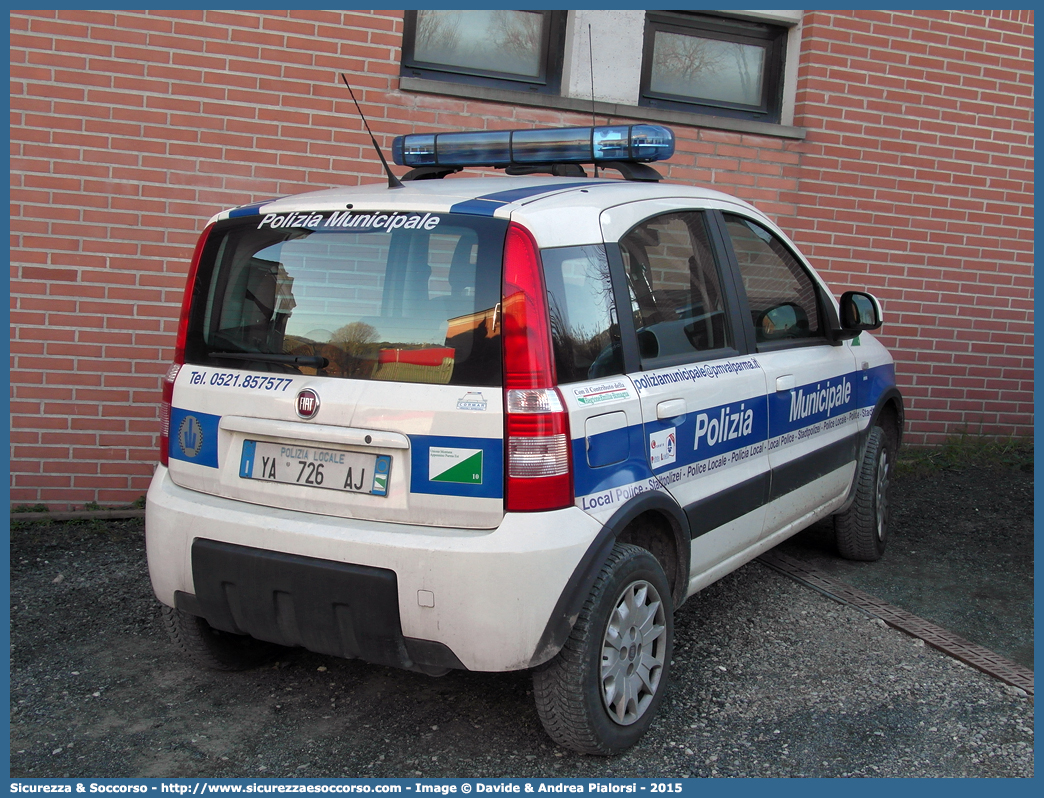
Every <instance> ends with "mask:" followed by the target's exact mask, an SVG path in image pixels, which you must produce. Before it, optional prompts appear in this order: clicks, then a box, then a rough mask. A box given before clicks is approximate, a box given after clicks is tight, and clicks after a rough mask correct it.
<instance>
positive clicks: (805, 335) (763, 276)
mask: <svg viewBox="0 0 1044 798" xmlns="http://www.w3.org/2000/svg"><path fill="white" fill-rule="evenodd" d="M725 225H726V227H727V228H728V231H729V236H730V237H731V239H732V248H733V250H734V251H735V253H736V261H737V262H738V264H739V270H740V275H741V276H742V278H743V287H744V288H745V289H746V292H747V302H748V303H749V304H750V313H751V317H752V320H753V322H754V335H755V339H756V340H757V342H758V343H768V342H773V341H787V340H792V339H799V340H800V339H805V340H807V339H816V338H821V337H822V336H823V331H822V326H821V324H820V319H819V304H818V301H817V298H816V288H815V284H814V283H813V282H812V278H811V277H809V275H808V273H807V272H806V271H805V269H804V268H803V267H802V266H801V264H800V263H799V262H798V260H797V258H795V257H794V255H793V254H792V253H791V252H790V250H789V249H787V248H786V246H784V244H783V242H782V241H780V240H779V239H778V238H776V236H774V235H773V234H772V233H770V232H769V231H768V230H766V229H765V228H764V227H762V226H761V225H759V224H756V223H755V222H752V221H751V220H749V219H745V218H743V217H741V216H733V215H731V214H725Z"/></svg>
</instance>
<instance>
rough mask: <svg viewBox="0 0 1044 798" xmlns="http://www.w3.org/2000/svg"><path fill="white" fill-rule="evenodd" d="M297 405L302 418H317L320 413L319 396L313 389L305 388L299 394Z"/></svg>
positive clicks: (298, 413)
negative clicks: (316, 415)
mask: <svg viewBox="0 0 1044 798" xmlns="http://www.w3.org/2000/svg"><path fill="white" fill-rule="evenodd" d="M295 405H296V407H297V415H299V416H300V417H301V418H315V414H316V413H318V412H319V394H317V393H316V392H315V391H313V390H312V389H311V388H305V389H304V390H303V391H301V392H300V393H299V394H297V400H296V402H295Z"/></svg>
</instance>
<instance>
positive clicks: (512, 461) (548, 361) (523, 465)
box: [501, 223, 573, 512]
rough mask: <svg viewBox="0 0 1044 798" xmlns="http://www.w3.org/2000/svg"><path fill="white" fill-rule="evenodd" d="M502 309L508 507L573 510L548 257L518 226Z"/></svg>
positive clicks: (509, 246) (510, 244)
mask: <svg viewBox="0 0 1044 798" xmlns="http://www.w3.org/2000/svg"><path fill="white" fill-rule="evenodd" d="M502 309H503V316H502V322H501V324H502V336H501V340H502V341H503V347H504V411H505V415H504V418H505V422H504V432H505V435H504V439H505V460H506V475H505V486H504V488H505V491H504V494H505V495H504V501H505V506H506V508H507V510H508V511H509V512H530V511H534V510H557V509H559V508H562V507H568V506H570V505H571V504H572V503H573V479H572V477H573V474H572V470H573V469H572V459H571V455H570V437H569V416H568V414H567V413H566V410H565V406H564V404H563V403H562V397H561V396H560V395H559V393H558V391H557V390H556V388H555V366H554V356H553V353H552V349H551V320H550V316H549V314H548V308H547V292H546V290H545V288H544V277H543V270H542V267H541V263H540V252H539V250H538V249H537V245H536V241H534V240H533V236H532V235H531V234H530V233H529V231H528V230H526V229H525V228H524V227H521V226H519V225H517V224H514V223H512V224H511V225H509V226H508V231H507V238H506V240H505V242H504V283H503V301H502Z"/></svg>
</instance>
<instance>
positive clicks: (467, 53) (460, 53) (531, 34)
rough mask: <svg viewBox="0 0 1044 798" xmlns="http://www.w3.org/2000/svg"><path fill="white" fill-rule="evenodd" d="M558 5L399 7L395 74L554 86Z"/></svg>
mask: <svg viewBox="0 0 1044 798" xmlns="http://www.w3.org/2000/svg"><path fill="white" fill-rule="evenodd" d="M565 19H566V14H565V12H564V11H512V10H506V9H497V10H472V11H435V10H423V9H422V10H420V11H407V12H405V17H404V24H403V40H402V69H401V74H402V75H407V76H411V77H422V78H432V79H435V80H452V81H458V82H464V83H472V84H478V85H488V86H494V87H501V88H512V89H521V90H525V91H538V92H557V91H558V90H559V87H560V85H561V78H562V53H563V42H564V35H565Z"/></svg>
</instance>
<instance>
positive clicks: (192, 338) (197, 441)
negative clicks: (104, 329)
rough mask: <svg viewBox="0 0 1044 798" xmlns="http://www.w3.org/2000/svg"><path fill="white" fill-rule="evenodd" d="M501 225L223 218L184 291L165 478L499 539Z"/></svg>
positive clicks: (247, 497) (418, 216) (381, 215)
mask: <svg viewBox="0 0 1044 798" xmlns="http://www.w3.org/2000/svg"><path fill="white" fill-rule="evenodd" d="M341 207H344V206H341ZM348 207H349V208H350V207H351V206H348ZM506 228H507V222H506V221H505V220H501V219H494V218H490V217H483V216H471V215H465V214H452V213H425V212H423V211H409V212H391V211H387V212H377V211H358V210H344V211H338V212H334V211H329V210H326V211H317V212H307V211H306V212H294V213H268V214H257V215H247V216H242V217H239V218H231V219H227V220H224V221H219V222H217V223H216V224H215V225H214V227H213V228H212V229H211V230H210V232H209V235H208V236H207V238H206V242H205V244H204V245H203V247H202V250H201V252H200V256H199V262H198V267H197V270H196V277H195V280H194V283H193V285H192V286H191V287H190V299H189V301H190V304H189V306H188V310H187V324H186V327H185V333H184V335H185V340H184V365H183V366H182V367H181V369H180V372H179V373H178V374H177V377H176V380H175V383H174V389H173V395H172V400H171V410H170V442H169V469H170V475H171V479H173V480H174V482H176V483H177V484H179V485H181V486H183V487H186V488H190V489H192V490H197V491H201V492H204V493H208V494H213V495H217V496H223V497H227V498H230V499H236V500H240V501H245V502H250V503H254V504H259V505H265V506H269V507H273V508H280V509H285V510H296V511H305V512H309V513H318V514H325V515H334V516H342V517H353V518H360V519H369V520H380V521H391V522H399V523H410V524H430V525H436V526H453V527H464V528H476V529H485V528H492V527H495V526H496V525H497V524H498V523H499V521H500V519H501V518H502V516H503V482H504V479H503V459H504V458H503V443H502V439H503V429H504V420H503V412H502V407H503V397H502V390H501V385H502V378H501V370H502V365H501V363H502V359H501V345H500V329H499V326H500V325H499V320H498V313H499V312H500V292H501V271H502V266H501V260H502V255H503V250H504V237H505V231H506ZM184 323H185V322H183V324H184Z"/></svg>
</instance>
